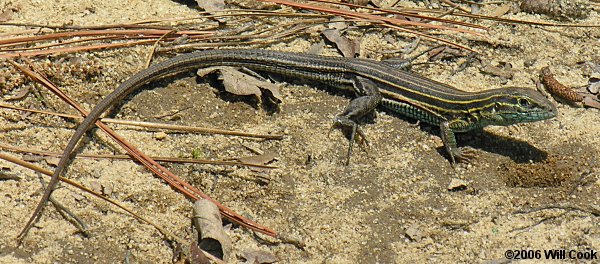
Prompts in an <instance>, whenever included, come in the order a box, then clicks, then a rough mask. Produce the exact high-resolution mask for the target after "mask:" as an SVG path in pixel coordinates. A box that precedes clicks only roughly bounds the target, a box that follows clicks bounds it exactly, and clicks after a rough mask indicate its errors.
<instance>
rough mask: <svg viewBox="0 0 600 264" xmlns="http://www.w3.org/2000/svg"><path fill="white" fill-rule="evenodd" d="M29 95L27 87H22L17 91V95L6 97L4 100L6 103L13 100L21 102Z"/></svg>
mask: <svg viewBox="0 0 600 264" xmlns="http://www.w3.org/2000/svg"><path fill="white" fill-rule="evenodd" d="M28 94H29V86H23V87H21V89H19V90H18V91H17V93H16V94H15V95H13V96H11V97H8V98H6V99H4V100H6V101H14V100H21V99H23V98H25V96H27V95H28Z"/></svg>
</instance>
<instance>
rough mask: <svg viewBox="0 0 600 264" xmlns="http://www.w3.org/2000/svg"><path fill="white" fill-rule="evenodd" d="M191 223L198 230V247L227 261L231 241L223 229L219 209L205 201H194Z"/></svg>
mask: <svg viewBox="0 0 600 264" xmlns="http://www.w3.org/2000/svg"><path fill="white" fill-rule="evenodd" d="M192 223H193V224H194V227H195V228H196V230H198V236H199V238H198V240H199V243H198V246H200V248H201V249H203V250H204V251H206V252H208V253H209V254H211V255H213V256H215V257H217V258H220V259H222V260H224V261H227V260H228V259H229V256H230V254H231V239H230V238H229V236H227V234H226V233H225V229H223V222H222V221H221V215H220V214H219V208H218V207H217V206H216V205H215V204H214V203H212V202H210V201H208V200H205V199H202V200H198V201H196V202H195V203H194V217H193V218H192Z"/></svg>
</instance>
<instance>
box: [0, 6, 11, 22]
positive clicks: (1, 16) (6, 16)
mask: <svg viewBox="0 0 600 264" xmlns="http://www.w3.org/2000/svg"><path fill="white" fill-rule="evenodd" d="M13 14H14V11H13V10H12V9H8V10H6V11H4V12H2V13H0V22H6V21H9V20H11V19H12V16H13Z"/></svg>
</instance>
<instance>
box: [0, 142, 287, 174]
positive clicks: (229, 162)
mask: <svg viewBox="0 0 600 264" xmlns="http://www.w3.org/2000/svg"><path fill="white" fill-rule="evenodd" d="M0 149H6V150H10V151H14V152H21V153H30V154H35V155H40V156H50V157H61V156H62V152H51V151H42V150H36V149H30V148H20V147H17V146H11V145H8V144H2V143H0ZM75 158H90V159H131V156H129V155H102V154H78V155H77V156H76V157H75ZM151 158H152V159H154V160H156V161H163V162H176V163H195V164H210V165H229V166H246V167H254V168H261V169H276V168H277V167H276V166H269V165H260V164H252V163H244V162H237V161H232V160H205V159H187V158H172V157H151ZM233 159H235V158H233Z"/></svg>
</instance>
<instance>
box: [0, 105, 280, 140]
mask: <svg viewBox="0 0 600 264" xmlns="http://www.w3.org/2000/svg"><path fill="white" fill-rule="evenodd" d="M0 107H2V108H7V109H14V110H19V111H27V112H31V113H39V114H47V115H54V116H60V117H66V118H73V119H83V117H82V116H78V115H70V114H61V113H56V112H50V111H43V110H36V109H28V108H22V107H17V106H11V105H6V104H3V103H0ZM100 120H101V121H102V122H105V123H111V124H119V125H128V126H139V127H146V128H157V129H166V130H172V131H184V132H192V133H204V134H220V135H229V136H241V137H251V138H262V139H269V140H271V139H275V140H279V139H282V138H283V135H265V134H254V133H247V132H241V131H233V130H224V129H216V128H204V127H195V126H184V125H173V124H160V123H154V122H145V121H133V120H122V119H113V118H102V119H100Z"/></svg>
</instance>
